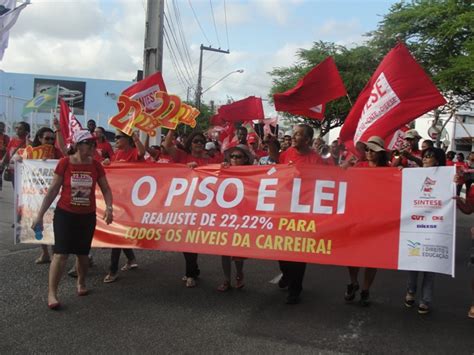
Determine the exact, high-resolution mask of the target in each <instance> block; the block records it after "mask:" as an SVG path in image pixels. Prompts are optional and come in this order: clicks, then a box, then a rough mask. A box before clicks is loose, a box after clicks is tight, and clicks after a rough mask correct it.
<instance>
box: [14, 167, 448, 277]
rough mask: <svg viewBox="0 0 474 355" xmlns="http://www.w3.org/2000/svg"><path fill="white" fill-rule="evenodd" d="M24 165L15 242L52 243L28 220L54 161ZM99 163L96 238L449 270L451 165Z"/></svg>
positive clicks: (104, 243) (106, 243) (108, 242)
mask: <svg viewBox="0 0 474 355" xmlns="http://www.w3.org/2000/svg"><path fill="white" fill-rule="evenodd" d="M22 166H23V167H22V172H23V173H22V178H21V183H19V184H18V185H17V191H18V194H19V199H18V201H19V204H18V212H19V225H18V227H19V229H20V233H19V241H20V242H25V243H31V242H37V243H45V241H47V242H49V241H51V240H52V237H51V233H52V229H51V228H50V226H48V225H45V233H44V234H45V236H44V239H45V240H42V241H35V240H34V233H33V231H31V230H30V228H29V227H30V225H31V222H32V218H33V217H34V215H35V211H36V210H37V209H38V208H39V205H40V202H41V199H42V198H43V196H44V188H45V185H43V183H47V181H48V179H43V180H41V178H39V175H40V174H41V172H43V173H46V174H48V175H50V173H51V169H52V168H53V167H54V163H53V162H42V161H27V160H25V161H24V162H23V164H22ZM106 171H107V178H108V180H109V184H110V186H111V187H112V191H113V196H114V222H113V223H112V224H111V225H109V226H107V225H105V223H104V222H103V221H102V220H101V217H102V215H103V212H104V206H105V205H104V201H103V200H102V197H101V194H100V192H99V191H97V196H98V201H97V216H98V224H97V230H96V233H95V235H94V242H93V245H94V246H95V247H111V248H113V247H120V248H122V247H126V248H143V249H159V250H166V251H186V252H196V253H203V254H216V255H232V256H240V257H248V258H258V259H272V260H291V261H302V262H309V263H318V264H332V265H346V266H367V267H375V268H386V269H402V270H421V271H434V272H440V273H445V274H451V275H454V242H455V240H454V231H455V200H453V198H452V197H453V196H454V194H455V191H454V184H453V176H454V173H455V169H454V168H453V167H443V168H416V169H415V168H413V169H403V170H401V171H400V170H398V169H396V168H376V169H371V168H351V169H348V170H342V169H340V168H335V167H325V166H324V167H318V166H312V165H270V166H240V167H230V168H222V167H221V166H220V165H210V166H206V167H200V168H197V169H190V168H188V167H186V166H183V165H178V164H157V165H150V164H146V163H142V164H137V163H133V164H128V163H122V164H117V165H115V166H111V167H108V168H107V169H106ZM35 190H36V192H35ZM35 199H37V200H35ZM49 221H50V218H46V219H45V224H46V223H48V222H49Z"/></svg>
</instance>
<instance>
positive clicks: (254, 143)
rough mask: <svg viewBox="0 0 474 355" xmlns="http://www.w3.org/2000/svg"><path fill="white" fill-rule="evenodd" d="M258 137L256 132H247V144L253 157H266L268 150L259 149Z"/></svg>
mask: <svg viewBox="0 0 474 355" xmlns="http://www.w3.org/2000/svg"><path fill="white" fill-rule="evenodd" d="M259 140H260V138H259V137H258V136H257V135H256V134H249V136H248V138H247V142H248V145H249V147H250V150H251V152H252V154H253V155H254V157H255V158H256V159H257V160H258V159H260V158H263V157H266V156H267V155H268V152H266V151H264V150H262V149H260V147H259V146H260V144H259V143H260V142H259Z"/></svg>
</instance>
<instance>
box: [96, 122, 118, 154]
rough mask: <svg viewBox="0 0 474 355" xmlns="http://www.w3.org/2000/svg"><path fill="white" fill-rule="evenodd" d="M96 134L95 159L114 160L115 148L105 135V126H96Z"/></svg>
mask: <svg viewBox="0 0 474 355" xmlns="http://www.w3.org/2000/svg"><path fill="white" fill-rule="evenodd" d="M94 136H95V137H96V138H97V144H96V148H95V153H94V159H95V160H97V161H100V162H102V161H104V159H110V160H112V159H113V156H114V150H113V149H112V145H111V144H110V143H109V141H108V140H107V137H106V136H105V129H104V127H97V128H95V129H94Z"/></svg>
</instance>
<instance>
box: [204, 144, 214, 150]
mask: <svg viewBox="0 0 474 355" xmlns="http://www.w3.org/2000/svg"><path fill="white" fill-rule="evenodd" d="M204 149H206V150H211V149H217V148H216V145H215V144H214V142H207V143H206V145H205V146H204Z"/></svg>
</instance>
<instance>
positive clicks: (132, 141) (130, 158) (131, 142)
mask: <svg viewBox="0 0 474 355" xmlns="http://www.w3.org/2000/svg"><path fill="white" fill-rule="evenodd" d="M115 147H116V148H117V149H116V150H115V153H114V155H113V157H112V163H113V164H115V163H120V162H122V163H125V162H128V163H133V162H139V161H144V160H143V157H144V156H145V146H144V145H143V144H142V142H140V139H139V138H138V134H137V133H136V132H134V133H133V134H132V136H128V135H126V134H125V133H123V132H121V131H118V132H117V133H116V134H115ZM102 164H104V165H108V164H110V161H109V160H108V159H105V160H104V161H103V162H102ZM122 251H123V253H124V254H125V256H126V257H127V262H126V264H125V265H124V266H122V268H121V270H122V271H128V270H133V269H136V268H137V267H138V264H137V260H136V258H135V253H134V252H133V250H132V249H126V248H124V249H122V248H113V249H112V252H111V254H110V268H109V272H108V274H107V275H106V276H105V278H104V283H111V282H114V281H116V280H117V278H118V266H119V262H120V254H121V252H122Z"/></svg>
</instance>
